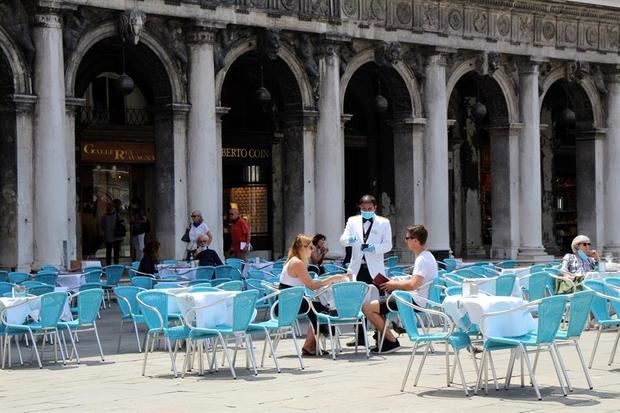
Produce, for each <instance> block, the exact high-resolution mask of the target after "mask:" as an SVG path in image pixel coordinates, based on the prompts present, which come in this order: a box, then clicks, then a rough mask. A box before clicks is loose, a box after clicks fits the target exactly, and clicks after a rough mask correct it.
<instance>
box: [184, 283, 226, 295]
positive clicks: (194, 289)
mask: <svg viewBox="0 0 620 413" xmlns="http://www.w3.org/2000/svg"><path fill="white" fill-rule="evenodd" d="M187 291H188V292H190V293H207V292H210V291H222V290H220V289H219V288H217V287H211V286H210V285H206V284H205V285H203V284H198V285H193V286H191V287H190V288H189V289H188V290H187Z"/></svg>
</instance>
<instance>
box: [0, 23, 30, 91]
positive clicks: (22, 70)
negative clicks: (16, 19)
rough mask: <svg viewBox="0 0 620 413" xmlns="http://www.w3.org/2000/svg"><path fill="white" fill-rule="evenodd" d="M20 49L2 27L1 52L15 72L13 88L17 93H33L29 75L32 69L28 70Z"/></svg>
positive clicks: (0, 33) (0, 37)
mask: <svg viewBox="0 0 620 413" xmlns="http://www.w3.org/2000/svg"><path fill="white" fill-rule="evenodd" d="M19 50H20V49H19V46H17V44H16V43H15V42H13V39H11V36H9V35H8V34H7V33H6V32H5V31H4V29H3V28H2V27H0V52H2V53H4V57H5V58H6V61H7V62H8V64H9V67H10V68H11V71H12V72H13V73H12V74H13V90H14V92H15V93H17V94H31V93H32V83H31V79H30V76H29V75H28V74H29V73H30V70H28V66H27V65H26V62H25V60H24V57H23V55H22V53H21V52H20V51H19Z"/></svg>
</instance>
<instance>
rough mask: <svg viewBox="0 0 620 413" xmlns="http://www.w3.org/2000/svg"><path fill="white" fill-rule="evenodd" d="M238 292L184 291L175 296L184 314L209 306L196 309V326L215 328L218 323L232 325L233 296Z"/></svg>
mask: <svg viewBox="0 0 620 413" xmlns="http://www.w3.org/2000/svg"><path fill="white" fill-rule="evenodd" d="M237 294H239V291H205V292H182V293H177V294H175V295H174V297H175V299H176V302H177V305H178V307H179V309H180V310H181V312H182V314H185V313H186V312H187V311H189V310H190V309H192V308H195V307H204V306H208V307H207V308H203V309H200V310H197V311H196V327H201V328H213V327H216V326H218V325H232V322H233V302H234V301H233V300H232V298H234V297H235V296H236V295H237ZM254 316H256V310H255V311H254Z"/></svg>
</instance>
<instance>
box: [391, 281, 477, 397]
mask: <svg viewBox="0 0 620 413" xmlns="http://www.w3.org/2000/svg"><path fill="white" fill-rule="evenodd" d="M392 297H394V298H395V299H396V305H397V307H398V313H399V315H400V318H401V320H402V323H403V327H404V328H405V330H406V332H407V336H408V337H409V340H411V341H412V342H413V343H414V346H413V351H412V352H411V357H410V358H409V363H408V365H407V369H406V370H405V376H404V377H403V382H402V385H401V387H400V391H401V392H402V391H404V390H405V385H406V384H407V380H408V378H409V372H410V371H411V366H412V365H413V360H414V358H415V353H416V351H417V350H418V347H421V346H426V348H425V350H424V355H423V356H422V361H421V362H420V366H419V367H418V373H417V375H416V379H415V381H414V383H413V385H414V386H417V385H418V380H419V378H420V373H421V372H422V368H423V367H424V362H425V361H426V356H427V355H428V352H429V350H430V349H431V346H432V344H433V343H444V344H445V346H446V350H445V356H446V384H447V386H448V387H449V386H450V382H451V380H450V352H449V349H450V348H451V349H452V352H453V353H454V358H455V363H456V366H457V367H458V369H459V374H460V376H461V383H462V385H463V391H464V392H465V395H466V396H468V395H469V390H468V389H467V384H466V381H465V375H464V374H463V366H462V365H461V360H460V357H459V352H460V350H462V349H464V348H467V347H469V346H471V342H470V340H469V336H468V335H467V334H465V333H463V332H455V331H454V324H453V323H452V320H450V317H448V316H447V315H445V314H444V313H442V312H441V311H435V310H429V309H427V308H422V307H418V306H417V305H415V304H414V303H413V298H412V296H411V295H410V294H409V293H407V292H406V291H394V292H393V293H392ZM416 311H417V312H421V313H427V314H432V315H435V316H438V317H440V318H441V319H442V322H443V324H444V325H445V326H446V328H447V330H446V331H442V332H438V333H424V332H420V331H419V330H418V319H417V317H416Z"/></svg>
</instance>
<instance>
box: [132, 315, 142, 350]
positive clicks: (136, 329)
mask: <svg viewBox="0 0 620 413" xmlns="http://www.w3.org/2000/svg"><path fill="white" fill-rule="evenodd" d="M132 321H133V331H134V332H135V333H136V343H138V353H142V348H141V347H140V333H138V324H136V320H132Z"/></svg>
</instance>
